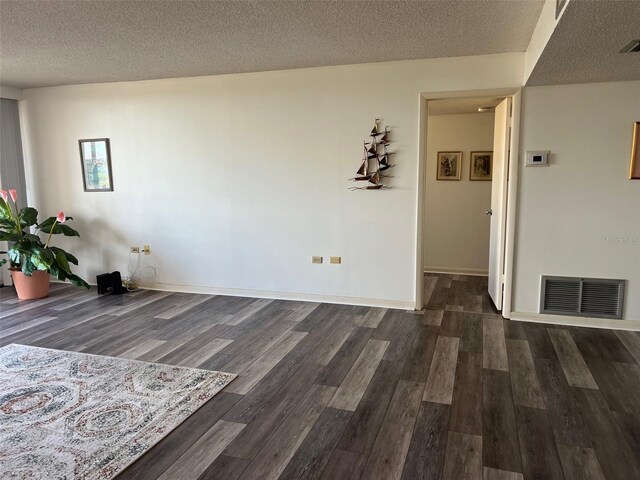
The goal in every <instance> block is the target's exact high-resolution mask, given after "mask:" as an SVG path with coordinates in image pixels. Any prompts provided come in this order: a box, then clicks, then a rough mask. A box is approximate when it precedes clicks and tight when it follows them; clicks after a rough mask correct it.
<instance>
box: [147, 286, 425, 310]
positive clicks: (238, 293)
mask: <svg viewBox="0 0 640 480" xmlns="http://www.w3.org/2000/svg"><path fill="white" fill-rule="evenodd" d="M140 288H144V289H147V290H159V291H163V292H179V293H205V294H209V295H228V296H230V297H251V298H269V299H274V300H293V301H301V302H318V303H337V304H340V305H359V306H365V307H380V308H396V309H399V310H415V306H416V304H415V302H404V301H401V300H384V299H378V298H361V297H345V296H339V295H318V294H315V293H294V292H273V291H268V290H245V289H240V288H223V287H207V286H199V285H179V284H173V283H149V284H141V285H140Z"/></svg>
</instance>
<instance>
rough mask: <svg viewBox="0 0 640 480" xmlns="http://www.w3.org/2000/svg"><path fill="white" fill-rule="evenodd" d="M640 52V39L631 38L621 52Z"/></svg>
mask: <svg viewBox="0 0 640 480" xmlns="http://www.w3.org/2000/svg"><path fill="white" fill-rule="evenodd" d="M631 52H640V40H631V41H630V42H629V43H628V44H627V45H625V47H624V48H623V49H622V50H620V53H631Z"/></svg>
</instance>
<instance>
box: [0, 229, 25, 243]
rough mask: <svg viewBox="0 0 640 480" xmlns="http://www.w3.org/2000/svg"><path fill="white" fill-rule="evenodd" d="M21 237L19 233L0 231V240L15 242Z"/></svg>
mask: <svg viewBox="0 0 640 480" xmlns="http://www.w3.org/2000/svg"><path fill="white" fill-rule="evenodd" d="M20 238H22V237H21V236H20V234H19V233H9V232H3V231H0V242H17V241H18V240H20Z"/></svg>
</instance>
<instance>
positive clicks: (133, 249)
mask: <svg viewBox="0 0 640 480" xmlns="http://www.w3.org/2000/svg"><path fill="white" fill-rule="evenodd" d="M131 253H140V247H131Z"/></svg>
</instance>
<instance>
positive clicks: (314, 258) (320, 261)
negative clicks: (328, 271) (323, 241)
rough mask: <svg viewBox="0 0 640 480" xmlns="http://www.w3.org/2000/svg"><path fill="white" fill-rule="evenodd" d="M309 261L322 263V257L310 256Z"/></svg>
mask: <svg viewBox="0 0 640 480" xmlns="http://www.w3.org/2000/svg"><path fill="white" fill-rule="evenodd" d="M311 263H322V257H316V256H313V257H311Z"/></svg>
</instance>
